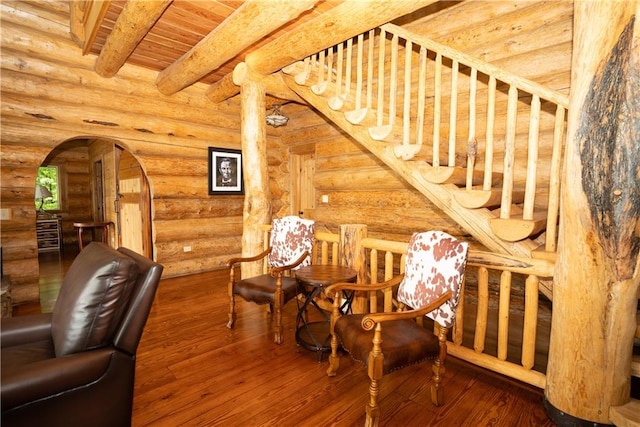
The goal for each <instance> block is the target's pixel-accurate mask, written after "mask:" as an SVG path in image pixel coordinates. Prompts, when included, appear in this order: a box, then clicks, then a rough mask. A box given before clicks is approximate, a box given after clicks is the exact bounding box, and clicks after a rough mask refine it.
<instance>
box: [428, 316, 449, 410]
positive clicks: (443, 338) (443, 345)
mask: <svg viewBox="0 0 640 427" xmlns="http://www.w3.org/2000/svg"><path fill="white" fill-rule="evenodd" d="M435 327H436V328H437V332H438V342H439V345H440V353H439V354H438V358H437V359H436V360H434V361H433V366H432V367H431V369H432V371H433V382H432V383H431V401H432V402H433V404H434V405H435V406H441V405H442V404H444V388H443V387H442V377H443V376H444V372H445V367H444V361H445V359H446V358H447V332H448V328H443V327H442V326H440V325H439V324H437V323H436V325H435Z"/></svg>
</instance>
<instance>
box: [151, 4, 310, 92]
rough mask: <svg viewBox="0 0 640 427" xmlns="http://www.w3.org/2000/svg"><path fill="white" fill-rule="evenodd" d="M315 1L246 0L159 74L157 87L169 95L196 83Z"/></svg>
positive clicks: (308, 7)
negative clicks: (268, 0)
mask: <svg viewBox="0 0 640 427" xmlns="http://www.w3.org/2000/svg"><path fill="white" fill-rule="evenodd" d="M317 2H318V0H280V1H279V2H278V3H277V4H275V3H271V2H265V1H264V0H247V1H246V2H245V3H243V4H242V6H240V7H239V8H238V9H236V11H235V12H233V13H232V14H231V15H230V16H229V17H228V18H227V19H225V20H224V21H223V22H222V23H221V24H220V25H218V26H217V27H216V28H215V29H214V30H213V31H211V32H210V33H209V34H208V35H207V36H206V37H205V38H204V39H202V40H201V41H200V42H199V43H198V44H197V45H195V46H194V47H193V48H192V49H191V50H189V52H187V53H185V54H184V55H183V56H182V57H181V58H180V59H178V60H177V61H176V62H174V63H173V64H171V65H170V66H168V67H167V68H165V69H164V70H163V71H161V72H160V73H159V74H158V78H157V79H156V86H157V87H158V90H159V91H160V92H161V93H163V94H165V95H172V94H174V93H176V92H178V91H179V90H182V89H184V88H185V87H187V86H189V85H191V84H193V83H195V82H197V81H198V80H199V79H201V78H202V77H204V76H206V75H207V74H209V73H210V72H212V71H214V70H216V69H218V68H219V67H220V66H221V65H223V64H224V63H225V62H227V61H228V60H229V59H232V58H233V57H235V56H236V55H238V54H239V53H240V52H242V51H243V50H244V49H246V48H247V47H249V46H251V45H252V44H253V43H255V42H257V41H259V40H260V39H262V38H263V37H265V36H266V35H268V34H269V33H271V32H273V31H275V30H276V29H278V28H280V27H281V26H282V25H284V24H286V23H287V22H289V21H291V20H293V19H295V18H297V17H298V16H299V15H300V14H301V13H303V12H305V11H306V10H309V9H311V8H312V7H313V6H314V5H315V4H316V3H317Z"/></svg>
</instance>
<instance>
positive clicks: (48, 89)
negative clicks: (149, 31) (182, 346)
mask: <svg viewBox="0 0 640 427" xmlns="http://www.w3.org/2000/svg"><path fill="white" fill-rule="evenodd" d="M0 7H1V8H2V29H3V30H2V94H1V95H2V144H1V147H0V154H1V157H2V159H1V170H2V181H1V184H0V190H1V196H2V208H3V209H9V210H10V212H11V219H9V220H3V221H2V224H1V225H2V236H1V239H2V247H3V272H4V273H5V274H10V275H11V279H12V282H13V284H14V287H15V288H14V291H13V292H14V294H13V296H14V301H15V302H16V303H20V302H24V301H30V300H37V299H38V271H39V269H38V253H37V243H36V235H35V209H34V204H33V197H34V187H35V178H36V173H37V168H38V167H39V166H41V164H42V163H43V162H44V160H45V158H46V157H47V155H49V153H50V152H51V151H52V150H54V148H56V147H57V146H60V148H59V151H60V153H58V154H57V155H56V157H55V159H54V160H53V163H62V164H65V165H66V168H67V173H68V175H67V176H68V180H67V184H68V185H69V187H68V193H67V196H68V198H69V199H68V206H67V210H65V211H64V212H62V215H63V218H64V220H63V227H64V229H65V234H66V239H65V240H66V241H67V242H68V243H69V242H71V239H72V237H71V233H73V226H72V223H73V221H74V220H75V219H76V215H78V217H80V219H85V218H86V215H87V205H88V204H90V197H91V193H90V188H91V182H90V177H89V174H88V173H86V171H88V170H89V166H88V165H86V164H85V165H79V164H78V163H77V162H76V160H77V158H78V157H77V156H78V155H80V156H88V154H87V151H86V150H87V148H73V149H69V150H65V147H66V148H70V147H72V146H74V145H66V144H70V143H66V144H63V143H64V142H65V141H68V140H70V139H77V138H82V139H87V140H95V139H98V140H101V141H110V142H112V143H116V144H118V145H120V146H122V147H123V148H125V149H126V150H128V151H130V152H131V153H132V154H133V155H134V156H135V157H136V158H137V160H138V161H139V162H140V163H141V165H142V167H143V169H144V171H145V173H146V174H147V176H148V178H149V181H150V185H151V189H152V197H153V200H152V214H153V223H154V224H153V227H154V236H155V237H154V238H155V242H154V246H155V247H154V250H155V258H156V259H157V260H158V261H159V262H160V263H162V264H164V265H165V276H167V277H169V276H176V275H182V274H189V273H195V272H200V271H207V270H211V269H213V268H216V267H220V266H221V265H223V264H224V261H226V258H227V257H228V256H229V254H231V253H239V252H240V235H241V229H242V215H241V212H242V198H241V197H240V196H234V197H228V196H223V197H216V198H213V197H211V196H209V195H208V187H207V147H209V146H218V147H227V148H239V144H240V135H239V129H240V124H239V121H240V115H239V108H238V106H237V104H234V103H225V104H220V105H217V104H212V103H211V102H210V101H208V100H207V98H206V96H204V92H205V89H206V87H204V86H196V87H193V88H190V89H187V90H185V91H183V92H181V93H179V94H176V95H174V96H172V97H164V96H162V95H160V94H159V93H158V91H157V89H156V88H155V86H154V85H153V82H154V81H155V77H156V75H155V73H153V72H150V71H147V70H144V69H141V68H137V67H128V66H126V67H124V68H123V69H122V70H121V71H120V72H119V73H118V75H117V76H115V77H113V78H111V79H105V78H101V77H98V76H97V74H96V73H95V71H94V69H93V68H94V64H95V56H85V57H83V56H82V55H81V52H80V50H79V48H78V47H77V46H76V45H75V44H74V43H73V42H72V41H71V39H70V37H69V22H68V17H65V15H64V13H61V12H60V11H58V10H57V9H56V8H57V7H59V5H57V4H55V3H51V4H44V3H42V4H38V5H33V4H29V3H27V2H15V3H6V2H3V4H2V5H0ZM274 135H275V134H274ZM274 135H272V136H270V137H269V143H270V144H272V145H275V144H278V143H279V137H278V136H274ZM61 144H63V145H61ZM87 144H88V142H87ZM76 145H77V143H76ZM78 150H81V151H83V150H84V153H81V152H80V151H78ZM87 159H88V157H87ZM78 168H80V169H81V171H79V170H78ZM85 173H86V174H85ZM83 174H85V175H84V176H82V175H83ZM76 178H77V179H80V181H78V180H77V179H76ZM113 196H114V195H113V194H111V195H108V196H107V199H106V201H105V202H106V207H107V209H112V207H113ZM78 208H79V209H80V210H79V211H78V210H76V209H78ZM89 209H90V208H89ZM183 246H191V247H192V252H189V253H185V252H183V250H182V248H183Z"/></svg>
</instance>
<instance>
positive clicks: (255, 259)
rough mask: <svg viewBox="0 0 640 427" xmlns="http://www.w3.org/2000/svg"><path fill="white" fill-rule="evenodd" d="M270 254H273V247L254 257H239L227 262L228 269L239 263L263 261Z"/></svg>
mask: <svg viewBox="0 0 640 427" xmlns="http://www.w3.org/2000/svg"><path fill="white" fill-rule="evenodd" d="M269 252H271V246H269V247H268V248H267V249H266V250H265V251H264V252H261V253H259V254H258V255H255V256H252V257H238V258H231V259H229V261H227V267H228V268H233V266H234V265H235V264H237V263H239V262H251V261H258V260H259V259H262V258H264V257H266V256H267V255H269Z"/></svg>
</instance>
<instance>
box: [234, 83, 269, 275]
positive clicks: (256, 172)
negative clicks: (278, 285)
mask: <svg viewBox="0 0 640 427" xmlns="http://www.w3.org/2000/svg"><path fill="white" fill-rule="evenodd" d="M240 96H241V98H242V107H241V114H240V116H241V117H240V119H241V124H240V126H241V135H240V139H241V142H242V172H243V173H242V175H243V179H244V192H245V195H244V208H243V212H242V216H243V218H242V223H243V230H242V256H254V255H256V254H259V253H260V252H262V251H263V250H264V249H263V246H262V236H263V234H262V231H261V230H260V226H261V225H262V224H269V223H270V222H271V194H270V192H269V174H268V171H267V130H266V128H265V126H266V119H265V116H266V110H265V89H264V84H261V83H257V82H254V81H251V80H245V81H243V82H242V85H241V86H240ZM241 274H242V277H254V276H258V275H260V274H262V263H261V262H254V263H242V267H241Z"/></svg>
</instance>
